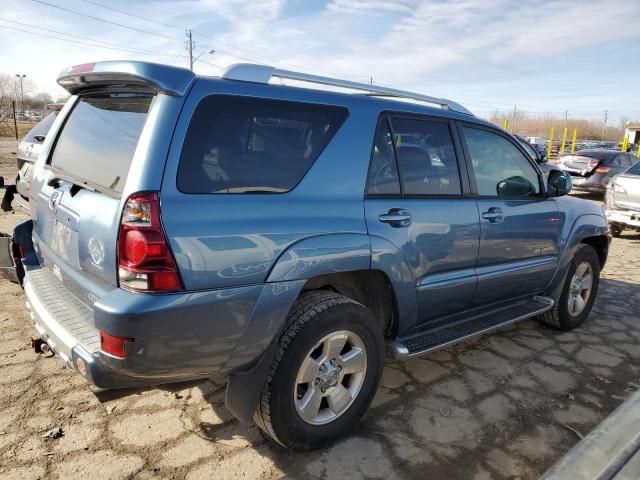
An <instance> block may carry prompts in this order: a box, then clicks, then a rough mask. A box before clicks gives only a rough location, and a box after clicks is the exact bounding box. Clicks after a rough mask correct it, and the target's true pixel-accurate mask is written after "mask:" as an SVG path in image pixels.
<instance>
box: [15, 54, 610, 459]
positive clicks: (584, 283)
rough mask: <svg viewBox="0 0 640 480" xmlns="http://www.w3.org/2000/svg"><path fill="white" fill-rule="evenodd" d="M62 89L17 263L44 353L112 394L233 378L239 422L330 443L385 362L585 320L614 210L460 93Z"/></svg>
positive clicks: (132, 67)
mask: <svg viewBox="0 0 640 480" xmlns="http://www.w3.org/2000/svg"><path fill="white" fill-rule="evenodd" d="M274 78H280V79H285V80H287V81H291V80H292V81H293V83H294V84H295V85H297V86H292V85H286V84H284V85H282V84H279V83H278V84H274V83H273V82H272V83H270V81H271V80H272V79H274ZM58 83H59V84H60V85H62V86H63V87H64V88H66V89H67V90H68V91H69V92H70V93H71V94H72V97H71V99H70V100H69V101H68V102H67V104H66V105H65V106H64V108H63V109H62V110H61V112H60V114H59V115H58V117H57V118H56V120H55V122H54V124H53V126H52V128H51V131H50V132H49V134H48V135H47V136H46V138H45V140H44V143H43V145H42V150H41V152H40V154H39V157H38V159H37V162H36V164H35V167H34V168H33V179H32V188H31V191H30V193H29V194H30V196H31V198H30V209H31V219H30V220H28V221H26V222H24V223H21V224H19V225H18V226H17V227H16V229H15V231H14V238H13V242H14V247H15V248H14V249H13V251H14V252H19V254H16V256H17V257H19V260H20V261H21V264H19V266H20V267H22V268H23V269H24V275H22V274H21V276H23V285H24V289H25V294H26V299H27V307H28V309H29V311H30V314H31V317H32V319H33V322H34V326H35V330H36V331H37V335H38V338H39V340H40V342H45V343H40V348H45V349H49V350H52V351H54V352H55V353H57V354H58V356H59V357H60V358H61V359H62V360H63V362H65V363H66V364H67V365H68V366H70V367H71V368H73V369H74V370H76V371H77V372H78V373H79V374H80V375H82V376H83V377H85V378H86V379H87V380H88V381H89V382H91V383H93V384H94V385H96V386H98V387H103V388H123V387H133V386H142V385H156V384H162V383H169V382H178V381H183V380H190V379H198V378H208V377H212V376H226V377H227V378H228V386H227V394H226V403H227V407H228V409H229V410H230V411H231V412H232V413H233V414H234V415H235V416H236V417H237V418H238V419H239V420H241V421H243V422H251V421H255V422H256V423H257V424H258V426H259V427H260V428H261V429H262V430H264V431H265V432H266V433H267V434H269V435H270V436H271V437H273V438H274V439H275V440H276V441H277V442H279V443H281V444H282V445H285V446H288V447H292V448H299V449H308V448H315V447H318V446H320V445H323V444H326V443H328V442H330V441H332V440H334V439H336V438H337V437H338V436H340V435H343V434H345V433H346V432H348V431H349V429H351V428H352V427H353V426H354V424H355V423H356V422H357V421H358V420H359V418H360V417H361V416H362V415H363V413H364V412H365V410H366V409H367V407H368V406H369V403H370V402H371V400H372V398H373V396H374V394H375V392H376V388H377V386H378V383H379V381H380V376H381V373H382V369H383V365H384V362H385V358H387V357H389V358H390V359H395V360H397V361H405V360H407V359H410V358H411V357H415V356H418V355H423V354H425V353H427V352H431V351H433V350H435V349H437V348H441V347H443V346H445V345H449V344H451V343H454V342H458V341H460V340H464V339H467V338H469V337H471V336H473V335H477V334H481V333H485V332H488V331H490V330H492V329H495V328H498V327H501V326H504V325H507V324H511V323H513V322H517V321H520V320H523V319H526V318H530V317H537V318H539V319H541V320H542V321H544V322H546V323H548V324H551V325H553V326H554V327H557V328H559V329H561V330H568V329H571V328H574V327H577V326H578V325H580V324H581V323H582V322H583V321H584V320H585V318H586V317H587V315H588V314H589V311H590V310H591V306H592V305H593V302H594V300H595V297H596V293H597V290H598V279H599V275H600V271H601V269H602V268H603V266H604V264H605V261H606V258H607V250H608V245H609V237H608V231H607V222H606V220H605V217H604V215H603V212H602V210H601V209H600V208H599V207H597V206H596V205H595V204H592V203H590V202H588V201H585V200H581V199H577V198H572V197H569V196H567V195H566V194H567V193H568V192H569V190H570V189H571V179H570V177H569V175H568V174H566V173H564V172H561V171H551V172H550V173H549V178H548V179H546V178H545V177H544V175H543V174H542V172H541V171H540V169H539V168H538V166H537V165H536V163H535V162H534V161H533V160H532V159H531V158H530V156H529V155H528V154H527V152H526V151H525V150H523V147H522V146H521V145H520V144H519V143H518V141H517V140H516V139H514V138H513V137H512V136H511V135H509V134H508V133H506V132H505V131H503V130H501V129H499V128H496V127H495V126H494V125H492V124H490V123H488V122H486V121H483V120H481V119H479V118H477V117H475V116H473V115H472V114H471V113H470V112H469V111H467V110H466V109H465V108H464V107H462V106H460V105H458V104H456V103H455V102H451V101H449V100H445V99H440V98H433V97H428V96H425V95H419V94H415V93H410V92H404V91H400V90H395V89H390V88H382V87H377V86H372V85H364V84H358V83H352V82H348V81H344V80H337V79H331V78H326V77H318V76H313V75H308V74H303V73H296V72H291V71H286V70H279V69H274V68H271V67H267V66H260V65H249V64H238V65H234V66H231V67H229V68H228V69H227V70H226V71H225V72H224V73H223V74H222V75H221V76H220V77H201V76H196V75H194V74H193V73H192V72H190V71H188V70H184V69H180V68H175V67H169V66H164V65H156V64H151V63H143V62H100V63H95V64H85V65H79V66H75V67H71V68H69V69H68V70H65V71H64V72H63V73H62V74H61V75H60V77H59V79H58ZM290 83H291V82H290ZM318 85H322V88H318V87H317V86H318ZM430 105H431V106H430ZM20 271H21V270H20ZM36 345H38V342H37V341H36Z"/></svg>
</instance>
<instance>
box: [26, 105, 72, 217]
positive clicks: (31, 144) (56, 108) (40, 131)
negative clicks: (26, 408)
mask: <svg viewBox="0 0 640 480" xmlns="http://www.w3.org/2000/svg"><path fill="white" fill-rule="evenodd" d="M63 106H64V103H51V104H49V105H47V110H48V111H49V114H48V115H47V116H46V117H44V118H43V119H42V120H40V122H38V124H37V125H36V126H35V127H33V128H32V129H31V130H30V131H29V133H27V134H26V135H25V137H24V138H23V139H22V141H21V142H20V144H19V145H18V151H17V167H18V175H17V177H16V190H17V192H18V194H19V195H20V198H19V199H18V202H19V203H20V204H22V205H23V206H24V202H26V201H29V188H30V185H31V173H32V172H31V169H32V168H33V164H34V163H35V161H36V160H37V159H38V155H39V154H40V150H41V149H42V142H44V139H45V138H46V136H47V133H49V129H50V128H51V125H53V122H54V121H55V119H56V117H57V116H58V112H60V110H61V109H62V107H63ZM14 200H15V199H14Z"/></svg>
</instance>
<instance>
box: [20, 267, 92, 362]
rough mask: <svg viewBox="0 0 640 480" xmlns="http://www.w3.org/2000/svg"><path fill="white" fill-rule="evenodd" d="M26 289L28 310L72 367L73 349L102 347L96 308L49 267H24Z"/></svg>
mask: <svg viewBox="0 0 640 480" xmlns="http://www.w3.org/2000/svg"><path fill="white" fill-rule="evenodd" d="M24 292H25V296H26V297H27V302H26V303H27V309H28V310H29V314H30V316H31V319H32V320H33V325H34V328H35V330H36V332H37V334H38V336H39V337H40V338H42V339H43V340H44V341H46V342H47V344H48V345H49V348H50V349H51V350H53V351H54V352H55V353H57V354H58V356H59V357H60V358H61V359H62V360H63V361H64V363H65V364H67V365H69V366H71V367H73V366H74V365H73V353H72V352H73V349H74V348H76V347H77V348H81V349H82V350H84V351H85V352H87V353H88V354H91V353H94V352H96V351H97V350H98V349H99V348H100V334H99V332H98V330H97V329H96V328H95V326H94V324H93V311H92V310H91V309H90V308H89V307H87V306H86V305H84V304H83V303H82V302H81V301H80V300H78V299H76V298H75V297H74V296H73V295H72V294H70V293H69V291H68V290H67V289H66V288H64V286H63V285H62V284H60V282H59V281H58V279H57V278H55V276H54V275H53V273H52V272H50V271H49V270H48V269H46V268H43V267H39V266H38V267H30V266H26V267H25V279H24Z"/></svg>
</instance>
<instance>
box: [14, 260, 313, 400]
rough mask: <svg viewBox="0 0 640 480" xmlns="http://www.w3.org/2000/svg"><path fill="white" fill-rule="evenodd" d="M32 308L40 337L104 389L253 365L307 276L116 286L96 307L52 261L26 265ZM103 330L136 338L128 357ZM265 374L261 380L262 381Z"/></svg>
mask: <svg viewBox="0 0 640 480" xmlns="http://www.w3.org/2000/svg"><path fill="white" fill-rule="evenodd" d="M25 269H26V275H25V280H24V287H25V294H26V300H27V307H28V310H29V313H30V315H31V318H32V320H33V325H34V328H35V330H36V332H37V336H38V337H39V338H42V339H43V340H45V341H46V342H47V344H48V345H49V348H50V349H51V350H53V351H54V352H55V353H57V354H58V355H59V357H60V358H61V359H62V360H63V361H64V363H65V364H66V365H67V366H68V367H69V368H72V369H74V370H75V371H76V372H78V373H80V374H81V375H82V376H83V377H84V378H85V379H86V380H87V381H89V382H91V383H93V384H94V385H96V386H98V387H101V388H127V387H137V386H145V385H158V384H163V383H172V382H180V381H186V380H194V379H198V378H208V377H211V376H214V375H215V376H219V375H227V374H237V373H241V372H245V371H248V370H251V369H252V367H253V366H254V365H255V364H256V362H258V360H259V359H260V358H261V357H263V355H264V353H265V351H266V350H267V349H268V348H269V345H270V344H271V342H272V340H273V338H274V336H275V335H277V333H278V332H279V330H280V327H281V325H282V324H283V322H284V320H285V318H286V316H287V314H288V311H289V308H290V306H291V304H292V303H293V301H294V300H295V298H296V297H297V295H298V293H299V292H300V290H301V288H302V286H303V284H304V281H292V282H278V283H272V284H264V285H250V286H246V287H237V288H229V289H219V290H211V291H203V292H185V293H175V294H163V295H150V294H141V293H133V292H128V291H125V290H122V289H118V288H117V289H114V290H113V291H111V292H110V293H108V294H107V295H104V296H103V297H102V298H100V299H99V300H98V301H97V302H95V303H94V304H93V306H92V307H89V306H87V305H86V304H84V303H83V302H81V301H80V300H78V299H77V298H75V297H74V296H73V295H72V294H71V293H70V292H69V291H68V290H66V289H65V287H64V286H63V285H62V284H61V283H59V282H58V280H57V278H56V277H55V275H53V273H52V272H51V271H50V270H49V269H48V268H47V267H42V266H40V265H25ZM100 330H102V331H105V332H107V333H109V334H111V335H117V336H123V337H130V338H133V339H134V341H133V342H131V343H128V344H127V346H126V351H127V354H128V355H127V357H125V358H120V357H115V356H112V355H110V354H108V353H106V352H104V351H102V349H101V346H100V336H99V332H100ZM262 381H263V380H260V385H261V384H262Z"/></svg>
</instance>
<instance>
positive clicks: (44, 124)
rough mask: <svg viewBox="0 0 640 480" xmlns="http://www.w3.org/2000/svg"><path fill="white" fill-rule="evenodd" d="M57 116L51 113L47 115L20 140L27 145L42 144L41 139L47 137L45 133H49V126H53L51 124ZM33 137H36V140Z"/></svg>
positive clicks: (56, 113) (55, 113)
mask: <svg viewBox="0 0 640 480" xmlns="http://www.w3.org/2000/svg"><path fill="white" fill-rule="evenodd" d="M57 116H58V112H51V113H50V114H49V115H47V116H46V117H44V118H43V119H42V120H40V122H39V123H38V124H37V125H36V126H35V127H33V128H32V129H31V130H30V131H29V133H27V135H26V136H25V137H24V138H23V139H22V140H23V141H24V142H29V143H42V141H43V140H44V138H43V137H46V136H47V133H49V130H50V129H51V125H53V122H54V120H55V119H56V117H57ZM35 137H38V139H36V138H35Z"/></svg>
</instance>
